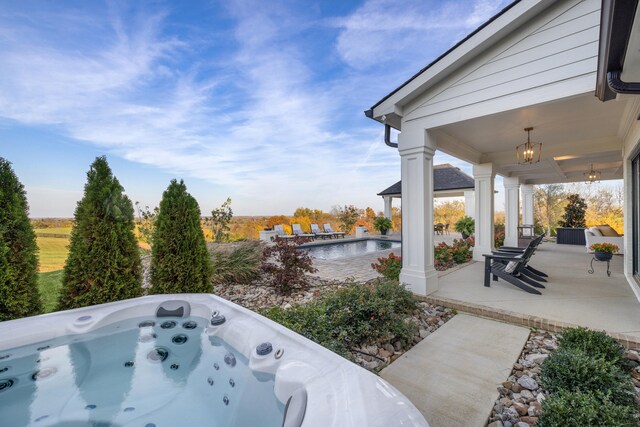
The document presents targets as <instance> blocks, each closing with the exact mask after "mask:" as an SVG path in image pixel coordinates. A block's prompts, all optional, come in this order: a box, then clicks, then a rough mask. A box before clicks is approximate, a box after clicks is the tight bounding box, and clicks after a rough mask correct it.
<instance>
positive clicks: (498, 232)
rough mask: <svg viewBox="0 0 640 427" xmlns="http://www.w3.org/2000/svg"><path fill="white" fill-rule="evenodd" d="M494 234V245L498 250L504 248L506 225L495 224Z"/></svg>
mask: <svg viewBox="0 0 640 427" xmlns="http://www.w3.org/2000/svg"><path fill="white" fill-rule="evenodd" d="M493 232H494V235H493V245H494V247H496V248H501V247H502V246H504V236H505V234H504V224H502V223H499V224H495V226H494V230H493Z"/></svg>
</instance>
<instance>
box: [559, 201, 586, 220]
mask: <svg viewBox="0 0 640 427" xmlns="http://www.w3.org/2000/svg"><path fill="white" fill-rule="evenodd" d="M567 200H568V201H569V203H567V206H565V208H564V215H563V216H562V221H560V226H561V227H570V228H584V227H585V220H584V216H585V214H586V212H587V202H585V201H584V199H583V198H582V197H580V195H579V194H571V195H570V196H569V197H568V198H567Z"/></svg>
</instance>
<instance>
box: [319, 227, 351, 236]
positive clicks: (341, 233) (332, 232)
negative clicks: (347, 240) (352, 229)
mask: <svg viewBox="0 0 640 427" xmlns="http://www.w3.org/2000/svg"><path fill="white" fill-rule="evenodd" d="M322 227H324V232H325V233H331V234H333V235H334V236H336V238H338V237H342V238H343V239H344V235H345V234H346V233H345V232H344V231H333V228H331V224H322Z"/></svg>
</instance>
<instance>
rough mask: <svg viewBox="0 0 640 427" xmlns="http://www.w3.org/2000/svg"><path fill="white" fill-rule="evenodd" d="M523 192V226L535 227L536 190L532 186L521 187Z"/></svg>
mask: <svg viewBox="0 0 640 427" xmlns="http://www.w3.org/2000/svg"><path fill="white" fill-rule="evenodd" d="M520 191H521V192H522V225H533V223H534V219H533V193H534V191H535V190H534V188H533V185H531V184H526V185H522V186H520Z"/></svg>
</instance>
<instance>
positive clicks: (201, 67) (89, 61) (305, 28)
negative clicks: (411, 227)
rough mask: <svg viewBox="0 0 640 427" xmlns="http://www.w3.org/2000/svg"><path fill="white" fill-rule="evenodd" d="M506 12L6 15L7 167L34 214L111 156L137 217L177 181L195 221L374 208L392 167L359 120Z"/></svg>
mask: <svg viewBox="0 0 640 427" xmlns="http://www.w3.org/2000/svg"><path fill="white" fill-rule="evenodd" d="M508 3H509V1H507V0H456V1H453V0H452V1H448V0H403V1H402V2H398V1H391V0H364V1H315V2H314V1H311V0H309V1H304V2H301V1H295V0H293V1H286V0H284V1H282V0H273V1H264V0H258V1H250V0H246V1H245V0H233V1H224V2H223V1H206V0H190V1H188V2H186V1H173V2H163V1H144V0H143V1H136V2H129V1H121V2H118V1H114V2H111V1H108V2H101V1H90V2H87V1H82V0H80V1H68V0H57V1H55V2H52V1H44V0H39V1H29V0H22V1H19V2H11V1H0V52H1V54H0V70H2V71H1V77H0V156H2V157H5V158H6V159H8V160H9V161H11V162H12V163H13V167H14V170H15V171H16V173H17V175H18V177H19V179H20V180H21V181H22V183H23V184H24V185H25V189H26V191H27V196H28V200H29V204H30V211H31V212H30V214H31V216H32V217H71V216H72V215H73V211H74V209H75V206H76V203H77V201H78V200H79V199H80V198H81V197H82V190H83V187H84V183H85V181H86V172H87V170H88V168H89V165H90V164H91V162H92V161H93V160H94V159H95V157H97V156H101V155H106V156H107V159H108V161H109V164H110V165H111V168H112V169H113V172H114V174H115V175H116V177H117V178H118V179H119V180H120V182H121V184H122V185H123V187H124V188H125V191H126V193H127V195H128V196H129V197H130V198H131V200H132V201H134V202H135V201H138V202H140V203H141V204H142V205H143V206H144V205H148V206H152V207H153V206H156V205H157V204H158V203H159V200H160V198H161V197H162V192H163V191H164V190H165V189H166V187H167V185H168V184H169V182H170V180H171V179H173V178H177V179H184V181H185V183H186V184H187V187H188V189H189V191H190V192H191V193H192V194H193V195H194V197H196V199H197V200H198V202H199V204H200V208H201V211H202V213H203V214H208V212H210V211H211V209H213V208H215V207H217V206H219V205H220V204H222V202H224V200H225V199H226V198H227V197H228V196H229V197H231V198H232V200H233V203H232V208H233V210H234V213H235V214H236V215H276V214H286V215H291V214H292V213H293V211H294V210H295V209H296V208H297V207H302V206H304V207H309V208H315V209H322V210H325V211H329V210H330V209H331V208H332V207H333V206H336V205H345V204H355V205H356V206H358V207H361V208H364V207H366V206H371V207H373V208H374V209H376V210H382V208H383V202H382V198H380V197H378V196H376V193H378V192H380V191H382V190H383V189H385V188H386V187H388V186H390V185H391V184H393V183H395V182H396V181H397V180H399V179H400V157H399V155H398V152H397V150H394V149H391V148H389V147H387V146H386V145H385V144H384V142H383V132H384V129H383V126H382V125H381V124H379V123H377V122H375V121H373V120H371V119H367V118H366V117H365V116H364V113H363V111H364V110H366V109H368V108H370V107H371V106H372V105H373V104H375V103H376V102H377V101H378V100H379V99H381V98H382V97H383V96H385V95H386V94H388V93H389V92H391V91H392V90H393V89H395V88H396V87H398V86H399V85H401V84H402V83H403V82H404V81H406V80H407V79H408V78H410V77H411V76H412V75H413V74H415V73H416V72H417V71H418V70H420V69H421V68H423V67H424V66H425V65H427V64H428V63H430V62H431V61H432V60H434V59H435V58H437V57H438V56H439V55H441V54H442V53H443V52H445V51H446V50H447V49H448V48H450V47H451V46H453V45H454V44H455V43H456V42H457V41H459V40H460V39H462V38H464V37H465V36H466V35H467V34H468V33H470V32H471V31H473V30H474V29H475V28H477V27H478V26H479V25H481V24H482V23H483V22H484V21H486V20H487V19H489V18H490V17H491V16H493V15H494V14H495V13H497V12H498V11H499V10H501V9H502V8H503V7H505V6H506V5H507V4H508ZM435 163H436V164H440V163H451V164H453V165H454V166H458V167H460V168H461V169H463V170H465V171H466V172H468V173H470V165H468V164H466V163H464V162H461V161H459V160H457V159H455V158H453V157H450V156H447V155H445V154H443V153H436V159H435ZM498 197H499V196H498ZM496 203H497V204H498V203H500V202H498V201H497V202H496Z"/></svg>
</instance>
